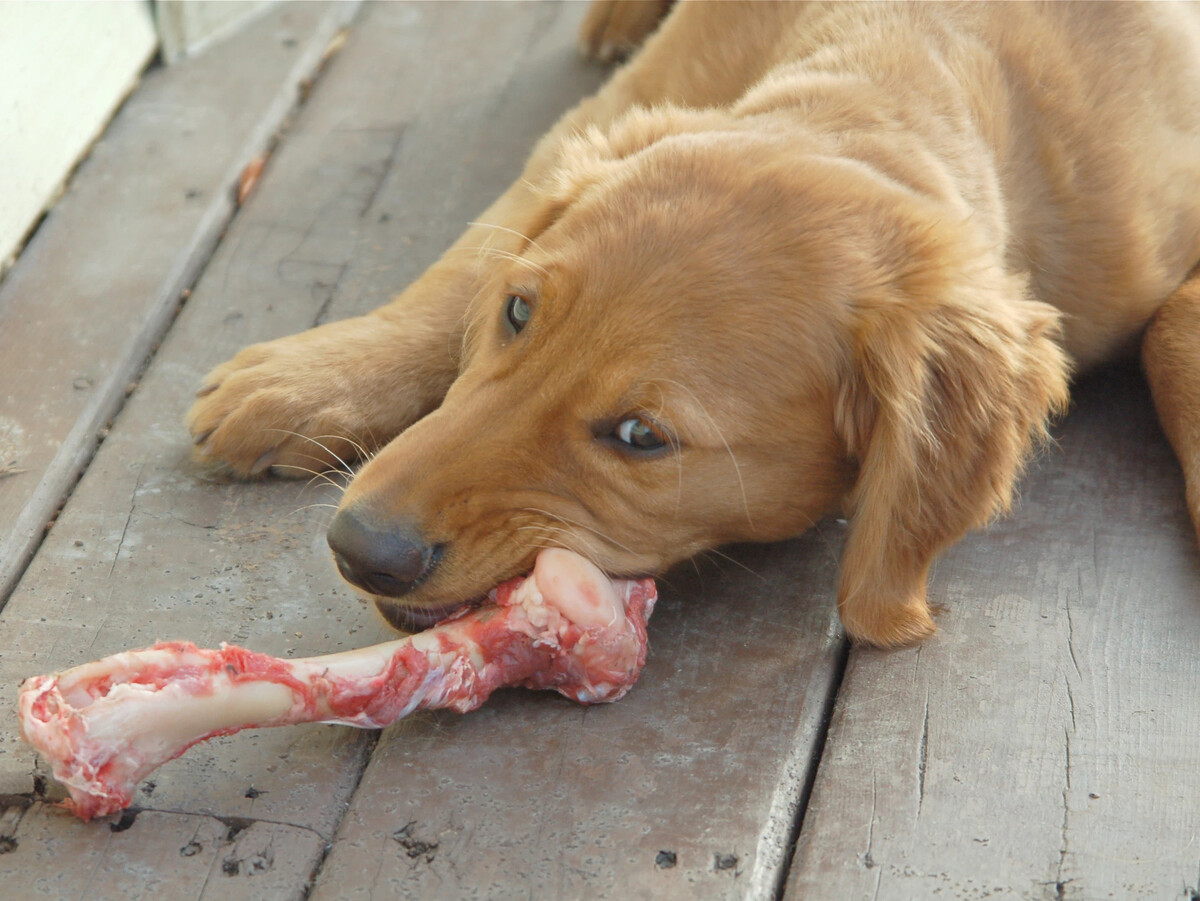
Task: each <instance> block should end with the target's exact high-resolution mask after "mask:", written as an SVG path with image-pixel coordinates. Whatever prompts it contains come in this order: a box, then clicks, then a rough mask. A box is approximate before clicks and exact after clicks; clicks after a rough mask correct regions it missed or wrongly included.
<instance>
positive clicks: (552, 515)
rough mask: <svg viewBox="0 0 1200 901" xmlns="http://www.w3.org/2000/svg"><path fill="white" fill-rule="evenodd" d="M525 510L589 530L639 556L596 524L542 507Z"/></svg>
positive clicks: (609, 542) (602, 539)
mask: <svg viewBox="0 0 1200 901" xmlns="http://www.w3.org/2000/svg"><path fill="white" fill-rule="evenodd" d="M525 510H526V511H527V512H529V513H536V514H539V515H541V516H547V517H549V518H550V519H555V520H558V521H559V522H561V523H562V524H563V525H565V526H575V527H576V528H580V529H586V530H587V531H589V532H591V533H592V534H593V535H595V536H596V537H597V538H599V539H600V540H601V541H604V542H607V543H608V544H611V545H612V546H613V547H616V548H620V549H621V550H623V551H625V553H627V554H630V555H632V556H637V552H636V551H635V550H634V549H633V548H631V547H629V546H628V545H626V544H622V543H621V542H619V541H617V540H616V539H615V538H613V537H612V536H611V535H609V534H607V533H606V532H603V531H601V530H600V529H597V528H595V527H594V526H590V525H588V524H587V523H585V522H581V521H579V520H572V519H570V518H568V517H566V516H562V515H560V514H558V513H551V512H550V511H549V510H543V509H541V508H540V507H526V508H525ZM600 568H601V569H603V568H604V567H600Z"/></svg>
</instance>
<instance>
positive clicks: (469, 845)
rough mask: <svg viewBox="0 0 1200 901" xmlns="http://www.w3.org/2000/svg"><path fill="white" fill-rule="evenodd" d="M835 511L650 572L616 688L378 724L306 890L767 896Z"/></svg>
mask: <svg viewBox="0 0 1200 901" xmlns="http://www.w3.org/2000/svg"><path fill="white" fill-rule="evenodd" d="M838 544H840V535H839V534H838V530H837V527H836V525H831V526H827V527H826V528H824V529H822V530H819V531H817V532H815V533H813V534H811V535H809V536H808V537H807V538H806V539H805V540H803V541H798V542H791V543H788V544H782V545H776V546H772V547H756V548H755V547H745V548H739V549H736V550H735V551H734V554H735V555H736V556H735V559H734V561H733V562H732V563H729V562H726V563H725V564H724V565H722V566H720V567H719V568H717V567H714V566H713V563H712V562H711V561H708V560H705V561H702V562H700V563H699V571H695V570H692V569H690V568H681V569H679V570H677V571H675V572H674V573H672V574H671V575H670V576H669V578H668V579H667V580H664V582H663V583H662V589H663V592H662V593H663V597H662V600H661V601H660V605H659V608H658V609H657V610H656V612H655V614H654V620H653V621H652V623H651V629H650V642H651V654H650V659H649V662H648V664H647V666H646V669H645V672H644V673H643V675H642V678H641V680H640V681H639V683H638V685H637V686H636V687H635V688H634V689H633V691H632V692H630V694H629V695H628V696H627V697H625V698H624V699H622V700H621V701H620V702H619V703H617V704H614V705H612V706H607V707H594V708H580V707H578V706H576V705H572V704H570V703H568V702H566V701H564V700H562V699H560V698H555V697H553V696H548V695H534V694H531V693H521V692H515V691H514V692H508V693H502V694H501V695H498V696H496V697H493V698H492V700H491V701H490V702H489V704H488V706H486V707H484V708H483V709H481V710H479V711H476V712H475V713H472V714H471V715H470V716H467V717H456V716H453V715H429V716H423V717H420V718H416V719H413V720H410V721H407V722H405V723H401V724H400V725H399V726H398V727H396V728H393V729H391V730H389V731H387V732H385V733H384V736H383V738H382V740H381V742H380V744H379V746H378V747H377V749H376V751H375V754H374V756H373V757H372V760H371V763H370V765H369V766H368V768H367V771H366V773H365V775H364V777H363V781H362V784H361V785H360V786H359V789H358V791H357V792H356V793H355V796H354V800H353V802H352V803H351V806H350V810H349V811H348V813H347V815H346V818H345V819H344V821H343V823H342V826H341V828H340V829H339V831H338V834H337V838H336V839H335V841H334V844H333V848H332V850H331V852H330V855H329V857H328V859H327V860H326V863H325V865H324V867H323V868H322V871H321V874H320V876H319V879H318V881H317V885H316V887H315V889H314V891H313V894H312V898H314V899H320V901H326V899H351V898H377V899H380V898H420V899H468V898H489V899H507V898H529V897H535V898H583V897H586V898H597V899H599V898H613V899H630V898H653V899H674V898H678V899H697V898H774V897H775V890H776V885H775V883H776V880H779V879H781V878H782V875H783V866H784V863H785V861H784V858H785V856H786V852H787V850H788V847H789V843H790V830H791V826H792V823H793V822H794V820H795V814H796V811H797V807H798V805H799V803H800V800H801V795H802V793H803V789H804V785H805V782H806V778H807V775H808V767H809V766H810V764H811V761H812V758H813V751H814V745H815V742H816V740H817V738H818V734H819V729H820V726H821V723H822V721H823V718H824V715H825V712H826V710H825V708H826V704H827V702H828V701H829V699H830V697H831V693H832V690H833V685H834V682H835V678H834V676H835V671H836V665H837V660H838V656H839V653H840V648H841V637H840V630H839V629H838V627H837V624H836V618H835V615H834V611H833V606H832V604H831V603H830V598H831V597H832V596H833V594H832V592H833V590H834V586H835V584H836V572H837V545H838Z"/></svg>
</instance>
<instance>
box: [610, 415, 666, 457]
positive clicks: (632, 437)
mask: <svg viewBox="0 0 1200 901" xmlns="http://www.w3.org/2000/svg"><path fill="white" fill-rule="evenodd" d="M613 436H614V437H615V438H616V439H617V440H618V441H620V442H621V443H622V444H627V445H629V446H630V447H632V448H634V449H636V450H658V449H659V448H660V447H666V446H667V439H666V437H665V436H664V435H663V434H662V432H660V431H659V430H658V429H656V428H655V427H654V426H653V425H651V424H650V423H648V422H646V420H644V419H637V418H634V419H626V420H625V421H624V422H621V423H620V424H618V425H617V427H616V428H615V429H613Z"/></svg>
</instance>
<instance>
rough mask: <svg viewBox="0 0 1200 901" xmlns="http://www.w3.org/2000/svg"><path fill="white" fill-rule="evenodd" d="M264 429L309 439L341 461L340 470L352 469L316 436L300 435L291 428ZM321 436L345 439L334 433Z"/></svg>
mask: <svg viewBox="0 0 1200 901" xmlns="http://www.w3.org/2000/svg"><path fill="white" fill-rule="evenodd" d="M266 431H268V432H281V433H282V434H284V435H291V436H293V437H295V438H300V439H302V440H304V441H311V442H312V443H313V444H315V445H316V446H317V447H319V448H321V450H323V451H325V453H327V454H329V456H331V457H333V459H335V460H337V461H338V462H339V463H341V464H342V470H343V471H344V472H349V473H352V470H351V469H350V464H349V463H347V462H346V461H345V460H343V459H342V458H341V457H340V456H339V455H338V454H336V453H334V452H333V451H332V450H331V449H330V448H329V447H328V446H326V445H325V444H322V443H321V442H320V441H318V440H317V439H316V438H312V437H310V436H308V435H302V434H301V433H300V432H293V431H292V430H291V429H266ZM322 437H325V438H337V439H338V440H345V439H342V438H340V437H339V436H336V435H325V436H322Z"/></svg>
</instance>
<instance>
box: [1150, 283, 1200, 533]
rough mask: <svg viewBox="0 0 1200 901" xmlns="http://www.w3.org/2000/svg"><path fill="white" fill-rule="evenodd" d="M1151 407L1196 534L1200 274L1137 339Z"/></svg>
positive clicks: (1199, 523) (1199, 512) (1199, 513)
mask: <svg viewBox="0 0 1200 901" xmlns="http://www.w3.org/2000/svg"><path fill="white" fill-rule="evenodd" d="M1142 362H1143V364H1144V366H1145V369H1146V378H1147V380H1148V381H1149V382H1150V391H1151V393H1152V394H1153V396H1154V406H1155V407H1156V408H1157V410H1158V419H1159V422H1161V423H1162V427H1163V431H1164V432H1166V434H1167V439H1168V440H1169V441H1170V442H1171V446H1172V447H1173V448H1174V449H1175V455H1176V456H1177V457H1178V458H1179V462H1180V463H1181V464H1183V477H1184V480H1185V482H1186V484H1187V505H1188V511H1189V512H1190V513H1191V516H1192V523H1193V524H1194V525H1195V528H1196V531H1197V534H1198V535H1200V274H1197V273H1193V275H1192V276H1191V277H1190V278H1189V279H1188V280H1187V281H1185V282H1184V283H1183V284H1182V285H1180V286H1179V288H1177V289H1176V291H1175V293H1174V294H1172V295H1171V296H1170V297H1169V298H1168V299H1167V302H1166V303H1165V304H1163V305H1162V307H1160V308H1159V310H1158V312H1157V313H1156V314H1155V316H1154V319H1153V320H1152V321H1151V323H1150V328H1149V330H1148V331H1147V332H1146V337H1145V339H1144V341H1143V343H1142Z"/></svg>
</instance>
